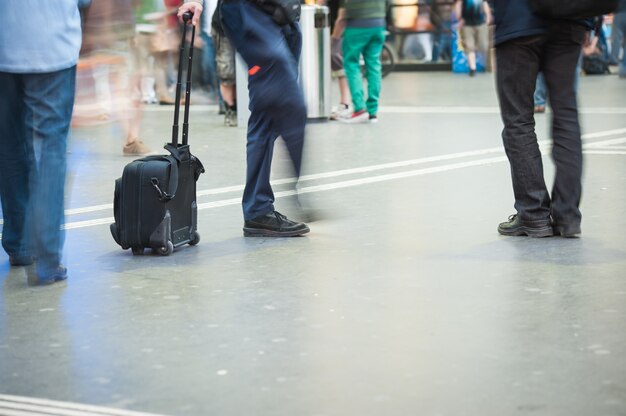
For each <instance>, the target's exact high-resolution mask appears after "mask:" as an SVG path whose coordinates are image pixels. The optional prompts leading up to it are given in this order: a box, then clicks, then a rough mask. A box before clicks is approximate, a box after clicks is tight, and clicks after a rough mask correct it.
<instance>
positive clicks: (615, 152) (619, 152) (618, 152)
mask: <svg viewBox="0 0 626 416" xmlns="http://www.w3.org/2000/svg"><path fill="white" fill-rule="evenodd" d="M583 153H585V154H586V155H613V156H616V155H626V151H625V150H585V151H584V152H583Z"/></svg>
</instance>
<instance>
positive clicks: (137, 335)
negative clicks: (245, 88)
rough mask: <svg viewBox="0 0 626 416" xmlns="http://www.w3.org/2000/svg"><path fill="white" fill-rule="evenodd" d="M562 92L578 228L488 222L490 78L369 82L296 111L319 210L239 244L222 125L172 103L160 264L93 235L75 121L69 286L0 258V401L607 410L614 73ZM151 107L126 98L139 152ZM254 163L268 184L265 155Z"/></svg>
mask: <svg viewBox="0 0 626 416" xmlns="http://www.w3.org/2000/svg"><path fill="white" fill-rule="evenodd" d="M580 88H581V94H580V96H581V99H580V102H581V108H582V110H581V112H582V115H581V120H582V125H583V131H584V134H585V137H584V138H585V140H584V143H585V176H584V195H583V203H582V211H583V235H582V238H580V239H563V238H547V239H528V238H505V237H502V236H499V235H498V234H497V232H496V227H497V224H498V223H499V222H501V221H504V220H506V218H507V216H508V215H510V214H512V213H513V195H512V189H511V184H510V175H509V169H508V163H507V162H506V159H505V157H504V153H503V151H502V147H501V140H500V131H501V129H502V124H501V121H500V117H499V113H498V111H497V101H496V96H495V91H494V80H493V77H492V76H491V75H481V76H479V77H477V78H476V79H468V78H466V77H465V76H459V75H452V74H447V73H399V74H392V75H391V76H389V77H388V78H386V79H385V80H384V82H383V92H382V94H383V96H382V100H381V105H382V108H381V112H380V115H379V117H380V123H378V124H376V125H354V126H350V125H341V124H336V123H324V124H311V125H309V126H308V127H307V145H306V163H305V168H304V172H303V174H304V175H305V176H304V178H303V180H302V181H301V183H300V185H299V186H300V190H301V192H302V193H303V199H304V201H305V202H306V204H307V205H308V206H311V207H314V208H315V209H316V210H317V212H319V213H321V218H322V219H321V220H320V221H316V222H313V223H311V224H310V226H311V233H310V234H308V235H307V236H305V237H301V238H292V239H246V238H243V236H242V230H241V227H242V222H243V221H242V217H241V208H240V205H239V201H240V198H241V189H242V188H241V186H242V185H243V182H244V175H245V129H243V128H237V129H233V128H226V127H223V124H222V123H223V120H222V117H221V116H217V115H216V110H215V109H214V108H212V107H210V108H207V107H205V106H195V107H194V108H193V113H192V115H191V124H192V127H191V133H190V137H191V143H192V149H193V150H194V153H195V154H197V156H198V157H199V158H200V159H201V160H202V161H203V163H204V166H205V167H206V170H207V172H206V174H204V175H203V176H202V177H201V178H200V181H199V184H198V189H199V198H198V201H199V204H200V211H199V231H200V234H201V236H202V241H201V243H200V244H199V245H198V246H196V247H185V248H182V249H180V250H177V252H175V253H174V254H173V255H172V256H170V257H159V256H156V255H144V256H139V257H133V256H132V254H131V253H130V251H122V250H121V249H120V248H119V247H118V246H117V245H116V244H115V242H114V241H113V239H112V238H111V236H110V234H109V230H108V224H109V223H110V222H111V217H112V208H111V205H110V204H111V203H112V195H113V181H114V180H115V179H116V178H117V177H118V176H119V175H120V174H121V172H122V169H123V166H124V165H125V164H126V163H128V162H129V161H130V160H129V159H128V158H123V157H122V156H121V147H122V138H121V137H120V136H121V132H120V129H119V128H116V127H115V126H112V125H103V126H99V127H91V128H77V129H74V130H73V132H72V138H71V143H70V151H71V154H70V180H69V187H68V188H69V192H68V196H67V199H68V206H67V208H68V210H70V211H69V212H68V216H67V219H66V222H67V227H68V231H67V244H66V265H67V266H68V268H69V275H70V278H69V280H68V282H67V283H61V284H55V285H53V286H50V287H43V288H29V287H27V285H26V277H25V271H24V269H23V268H10V267H9V265H8V259H7V257H6V255H5V254H4V253H0V291H1V296H0V394H2V393H4V394H10V395H17V396H28V397H38V398H44V399H52V400H62V401H69V402H75V403H83V404H93V405H103V406H108V407H113V408H119V409H129V410H136V411H142V412H150V413H159V414H166V415H259V416H260V415H311V416H313V415H315V416H322V415H328V416H331V415H359V416H361V415H363V416H365V415H381V414H388V415H433V416H435V415H440V416H443V415H450V416H458V415H472V416H473V415H480V416H491V415H494V416H495V415H497V416H502V415H516V414H532V415H564V416H565V415H566V416H578V415H580V416H590V415H593V416H596V415H603V416H624V415H626V236H625V231H626V216H625V215H624V208H625V207H626V163H625V162H626V81H623V80H619V79H618V78H617V77H616V76H600V77H583V78H582V79H581V86H580ZM170 110H171V108H167V107H165V108H164V107H158V106H156V107H154V106H153V107H149V108H147V109H146V111H145V114H144V122H143V127H142V138H143V140H144V141H145V142H146V143H147V144H149V145H150V146H152V147H154V148H158V147H159V146H160V145H162V144H163V143H164V142H165V141H166V140H167V136H168V134H169V132H170V123H171V121H170V120H171V113H170ZM548 120H549V114H548V115H539V116H538V117H537V131H538V134H539V138H540V140H543V141H546V140H547V139H548V138H549V135H548V124H549V123H548ZM544 149H545V150H546V151H545V152H544V153H545V154H546V155H549V142H548V141H546V142H545V147H544ZM545 164H546V176H547V181H548V183H551V178H552V175H553V166H552V164H551V161H550V159H549V156H547V157H546V158H545ZM274 166H275V174H274V178H275V179H276V180H281V179H288V178H290V177H291V174H290V172H289V169H288V167H289V166H288V159H287V158H286V156H285V152H284V150H283V149H281V148H277V153H276V156H275V162H274ZM282 182H285V183H284V184H279V185H277V186H276V189H275V190H276V191H277V196H278V197H279V198H278V201H277V204H276V205H277V208H278V209H279V210H281V211H285V212H286V213H288V214H292V213H294V211H293V203H292V202H293V201H291V200H290V198H289V196H288V195H289V193H290V190H291V189H292V186H293V183H290V182H291V181H289V180H283V181H282ZM18 407H19V406H18ZM2 409H3V408H2V397H1V396H0V414H9V413H3V410H2ZM85 412H87V411H86V410H85ZM23 414H30V413H22V414H21V415H23ZM85 414H86V413H85Z"/></svg>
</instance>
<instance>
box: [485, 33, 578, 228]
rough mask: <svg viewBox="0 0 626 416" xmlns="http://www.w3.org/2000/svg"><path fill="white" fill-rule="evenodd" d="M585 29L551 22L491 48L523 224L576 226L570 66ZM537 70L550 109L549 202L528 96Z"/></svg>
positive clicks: (575, 109) (574, 130)
mask: <svg viewBox="0 0 626 416" xmlns="http://www.w3.org/2000/svg"><path fill="white" fill-rule="evenodd" d="M585 31H586V29H585V27H583V26H581V25H579V24H577V23H573V22H567V21H559V22H555V23H553V24H552V25H551V27H550V29H549V31H548V32H547V33H546V34H543V35H540V36H530V37H523V38H517V39H513V40H510V41H508V42H504V43H502V44H500V45H498V46H497V49H496V62H497V77H496V80H497V81H496V82H497V87H498V98H499V100H500V112H501V114H502V121H503V122H504V130H503V132H502V139H503V142H504V148H505V150H506V154H507V157H508V158H509V163H510V165H511V176H512V179H513V192H514V194H515V209H516V210H517V213H518V214H519V216H520V218H521V219H522V220H525V221H546V220H549V219H550V215H552V219H553V221H554V222H555V223H557V224H562V225H566V224H572V225H575V224H579V223H580V219H581V214H580V210H579V209H578V206H579V204H580V197H581V192H582V185H581V180H582V144H581V137H580V125H579V123H578V105H577V100H576V89H575V83H576V65H577V63H578V59H579V57H580V53H581V45H582V43H583V41H584V38H585ZM539 71H542V72H543V73H544V76H545V80H546V84H547V87H548V98H549V101H550V104H551V106H552V138H553V141H554V145H553V148H552V157H553V159H554V163H555V165H556V177H555V181H554V187H553V189H552V198H550V195H549V194H548V190H547V188H546V184H545V181H544V178H543V163H542V160H541V152H540V151H539V146H538V144H537V136H536V134H535V119H534V102H533V93H534V91H535V82H536V80H537V74H538V73H539Z"/></svg>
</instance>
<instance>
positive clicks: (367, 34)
mask: <svg viewBox="0 0 626 416" xmlns="http://www.w3.org/2000/svg"><path fill="white" fill-rule="evenodd" d="M384 42H385V28H384V27H368V28H360V27H348V28H346V30H345V31H344V32H343V68H344V70H345V71H346V78H347V79H348V85H349V86H350V94H352V104H353V105H354V111H355V112H356V111H361V110H364V109H365V108H366V106H367V112H368V113H370V114H371V115H376V113H377V112H378V96H379V95H380V81H381V79H382V75H381V74H382V72H381V64H380V53H381V52H382V50H383V43H384ZM361 55H363V60H364V61H365V71H366V75H365V76H366V78H367V102H366V101H365V97H364V96H363V76H362V75H361V67H360V63H359V61H360V58H361Z"/></svg>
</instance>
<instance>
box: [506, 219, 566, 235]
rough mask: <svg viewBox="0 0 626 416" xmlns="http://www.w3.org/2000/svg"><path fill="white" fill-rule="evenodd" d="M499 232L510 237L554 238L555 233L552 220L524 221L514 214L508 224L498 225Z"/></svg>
mask: <svg viewBox="0 0 626 416" xmlns="http://www.w3.org/2000/svg"><path fill="white" fill-rule="evenodd" d="M498 232H499V233H500V234H502V235H508V236H528V237H552V235H554V231H553V230H552V224H551V223H550V220H549V219H547V220H539V221H524V220H522V219H521V218H520V217H519V215H517V214H513V215H511V216H510V217H509V220H508V221H507V222H503V223H501V224H500V225H498Z"/></svg>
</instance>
